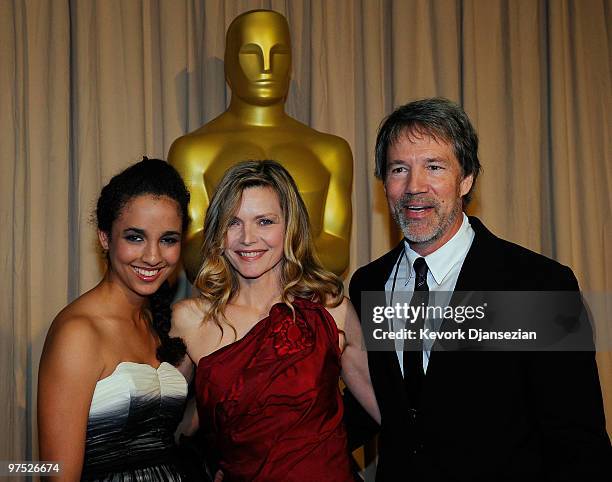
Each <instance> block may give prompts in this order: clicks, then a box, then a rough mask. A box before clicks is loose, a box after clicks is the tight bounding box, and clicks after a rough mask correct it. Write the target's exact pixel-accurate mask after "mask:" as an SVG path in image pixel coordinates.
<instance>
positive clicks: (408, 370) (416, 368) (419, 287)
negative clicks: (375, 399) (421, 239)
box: [403, 258, 429, 409]
mask: <svg viewBox="0 0 612 482" xmlns="http://www.w3.org/2000/svg"><path fill="white" fill-rule="evenodd" d="M414 271H415V272H416V279H415V282H414V293H413V295H412V299H411V300H410V306H413V307H415V309H416V308H419V310H420V311H419V316H417V317H416V318H415V320H414V323H406V328H407V329H408V330H412V331H413V332H414V333H415V335H416V339H414V340H404V364H403V365H404V383H405V385H406V391H407V392H408V402H409V404H410V407H411V408H413V409H417V408H418V399H419V394H420V392H421V387H422V385H423V379H424V378H425V372H424V371H423V342H422V340H421V337H420V333H421V329H422V328H423V326H424V321H425V318H424V316H423V315H424V311H425V308H426V307H427V304H428V302H429V286H427V271H428V268H427V263H426V262H425V258H417V259H416V260H415V261H414Z"/></svg>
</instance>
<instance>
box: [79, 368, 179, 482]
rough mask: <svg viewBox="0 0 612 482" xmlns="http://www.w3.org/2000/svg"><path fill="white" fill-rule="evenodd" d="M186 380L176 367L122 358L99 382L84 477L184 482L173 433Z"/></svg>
mask: <svg viewBox="0 0 612 482" xmlns="http://www.w3.org/2000/svg"><path fill="white" fill-rule="evenodd" d="M186 397H187V382H186V381H185V378H184V377H183V375H181V373H180V372H179V371H178V370H177V369H176V368H175V367H174V366H172V365H170V364H169V363H166V362H162V364H161V365H160V366H159V368H157V369H156V368H154V367H152V366H150V365H147V364H143V363H134V362H121V363H119V364H118V365H117V367H116V368H115V371H114V372H113V373H112V374H111V375H109V376H108V377H106V378H103V379H102V380H100V381H98V383H97V384H96V388H95V391H94V394H93V399H92V401H91V408H90V410H89V420H88V423H87V439H86V444H85V460H84V464H83V473H82V480H96V481H97V480H100V481H126V482H127V481H182V480H184V477H183V476H182V475H181V474H180V471H179V470H178V468H177V466H176V465H175V461H174V458H175V453H174V431H175V430H176V427H177V425H178V423H179V421H180V420H181V417H182V415H183V409H184V404H185V399H186Z"/></svg>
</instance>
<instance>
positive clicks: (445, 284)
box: [385, 213, 474, 375]
mask: <svg viewBox="0 0 612 482" xmlns="http://www.w3.org/2000/svg"><path fill="white" fill-rule="evenodd" d="M473 240H474V230H473V229H472V226H471V225H470V221H469V220H468V217H467V216H466V215H465V213H464V214H463V222H462V223H461V227H460V228H459V230H458V231H457V232H456V233H455V235H454V236H453V237H452V238H451V239H449V240H448V242H447V243H446V244H444V245H443V246H442V247H440V248H438V249H437V250H436V251H434V252H433V253H431V254H429V255H427V256H425V261H426V263H427V267H428V268H429V270H428V271H427V286H429V296H430V305H433V304H434V303H435V305H436V306H448V303H449V302H450V297H451V295H452V292H453V291H454V289H455V285H456V284H457V279H458V278H459V272H460V271H461V266H463V261H465V257H466V256H467V253H468V251H469V250H470V246H472V241H473ZM420 257H421V255H420V254H418V253H417V252H415V251H413V250H412V249H410V245H409V244H408V241H406V240H404V250H403V251H402V252H401V254H400V258H399V259H398V261H397V262H396V264H395V266H394V268H393V270H392V271H391V275H390V276H389V279H388V280H387V282H386V283H385V291H386V293H387V303H388V304H389V305H391V304H395V303H397V302H400V303H404V302H406V303H410V299H411V298H412V293H413V291H414V282H415V277H416V273H415V272H414V267H413V265H414V261H415V260H416V259H417V258H420ZM397 263H399V266H398V264H397ZM436 291H438V292H440V293H438V295H436V294H435V292H436ZM432 321H433V320H431V321H430V320H425V328H430V329H432V330H435V331H437V330H438V329H439V328H440V327H439V326H432ZM405 325H406V320H404V319H394V320H393V330H394V331H400V330H401V329H403V328H404V327H405ZM432 344H433V342H432V341H429V340H423V370H424V371H425V372H427V366H428V364H429V356H430V353H431V346H432ZM395 352H396V353H397V358H398V360H399V365H400V369H401V370H402V375H403V373H404V366H403V361H404V341H403V340H397V339H396V340H395Z"/></svg>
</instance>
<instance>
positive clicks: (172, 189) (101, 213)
mask: <svg viewBox="0 0 612 482" xmlns="http://www.w3.org/2000/svg"><path fill="white" fill-rule="evenodd" d="M144 195H150V196H159V197H161V196H164V197H168V198H170V199H173V200H174V201H176V203H177V204H178V207H179V213H180V215H181V220H182V228H183V232H184V231H185V230H186V229H187V226H188V225H189V214H188V207H189V197H190V196H189V191H188V190H187V187H186V186H185V183H184V182H183V179H182V178H181V176H180V175H179V173H178V172H177V171H176V169H174V167H172V166H171V165H170V164H168V163H167V162H166V161H162V160H160V159H148V158H146V157H143V158H142V161H140V162H137V163H136V164H133V165H131V166H130V167H128V168H127V169H125V170H123V171H121V172H120V173H119V174H117V175H116V176H114V177H113V178H112V179H111V180H110V181H109V183H108V184H107V185H106V186H104V187H103V188H102V192H101V193H100V197H99V198H98V203H97V206H96V225H97V227H98V229H99V230H100V231H103V232H105V233H106V234H107V236H108V239H111V232H112V227H113V223H114V222H115V220H116V219H117V218H119V216H120V215H121V211H122V210H123V208H124V207H125V206H126V205H127V204H128V202H129V201H130V200H131V199H133V198H135V197H138V196H144ZM173 298H174V291H173V290H172V288H171V287H170V284H169V283H168V281H165V282H164V283H163V284H162V285H161V286H160V288H159V289H158V290H157V292H155V294H153V295H151V296H149V304H148V305H149V306H148V307H147V310H148V313H147V315H148V318H149V319H150V320H151V327H152V328H153V330H154V332H155V333H156V334H157V336H158V337H159V341H160V346H159V347H158V348H157V358H158V360H159V361H166V362H168V363H172V364H173V365H177V364H178V363H179V362H180V361H181V360H182V358H183V357H184V356H185V353H186V347H185V343H184V342H183V340H182V339H181V338H174V337H170V335H169V332H170V326H171V325H170V320H171V313H172V312H171V308H170V306H171V303H172V299H173Z"/></svg>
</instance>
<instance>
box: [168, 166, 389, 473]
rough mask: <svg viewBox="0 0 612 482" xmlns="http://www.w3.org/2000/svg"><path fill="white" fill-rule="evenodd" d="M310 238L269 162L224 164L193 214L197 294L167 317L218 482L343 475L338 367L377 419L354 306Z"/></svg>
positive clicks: (300, 209)
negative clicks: (197, 216)
mask: <svg viewBox="0 0 612 482" xmlns="http://www.w3.org/2000/svg"><path fill="white" fill-rule="evenodd" d="M312 239H313V238H312V233H311V231H310V225H309V221H308V214H307V211H306V208H305V206H304V202H303V201H302V199H301V198H300V195H299V194H298V190H297V187H296V185H295V182H294V181H293V179H292V178H291V176H290V175H289V173H288V172H287V171H286V170H285V169H284V168H283V167H282V166H281V165H280V164H278V163H276V162H273V161H247V162H243V163H240V164H237V165H235V166H234V167H232V168H231V169H229V170H228V171H227V173H226V174H225V176H224V177H223V179H222V180H221V182H220V184H219V186H218V188H217V191H216V192H215V194H214V196H213V198H212V200H211V202H210V206H209V208H208V211H207V213H206V219H205V222H204V243H203V251H202V252H203V258H204V259H203V262H202V266H201V268H200V270H199V273H198V276H197V278H196V281H195V286H196V287H197V289H198V290H199V292H200V296H198V297H197V298H194V299H190V300H185V301H183V302H181V303H179V304H178V305H177V306H175V308H174V312H173V321H172V323H173V328H172V334H173V336H180V337H181V338H182V339H183V340H184V342H185V344H186V349H187V355H188V359H187V358H186V360H185V363H184V364H183V367H184V369H187V370H189V369H190V368H189V367H190V366H193V365H195V367H196V378H195V380H196V400H197V409H198V415H199V425H200V429H201V430H202V431H203V432H204V435H205V440H207V441H208V442H207V444H208V447H207V448H208V450H209V452H211V451H216V454H217V456H216V458H217V460H216V461H215V462H217V463H218V464H219V467H220V469H221V470H222V471H223V473H224V476H225V478H224V480H225V481H228V480H229V481H231V480H244V481H246V480H262V481H263V480H265V481H268V482H270V481H284V482H288V481H294V480H295V481H304V480H326V481H350V480H353V478H352V476H351V471H350V467H349V453H348V448H347V443H346V433H345V430H344V426H343V424H342V412H343V407H342V399H341V397H340V393H339V388H338V377H339V376H340V375H341V376H342V378H343V380H344V382H345V383H346V384H347V385H348V387H349V388H350V389H351V391H352V392H353V393H354V394H355V395H356V397H357V398H358V400H359V401H360V402H361V403H362V405H363V406H364V408H365V409H366V410H367V411H368V412H369V413H370V415H372V417H374V418H375V419H376V420H379V419H380V415H379V411H378V406H377V404H376V399H375V397H374V393H373V390H372V385H371V382H370V377H369V371H368V365H367V358H366V352H365V351H364V350H363V348H362V335H361V329H360V326H359V322H358V319H357V315H356V313H355V311H354V309H353V307H352V306H351V304H350V302H349V301H348V299H347V298H345V297H344V296H343V286H342V282H341V280H340V279H339V278H338V277H337V276H335V275H334V274H332V273H330V272H327V271H325V270H324V269H323V268H322V267H321V265H320V264H319V262H318V260H317V257H316V255H315V253H314V245H313V241H312Z"/></svg>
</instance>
